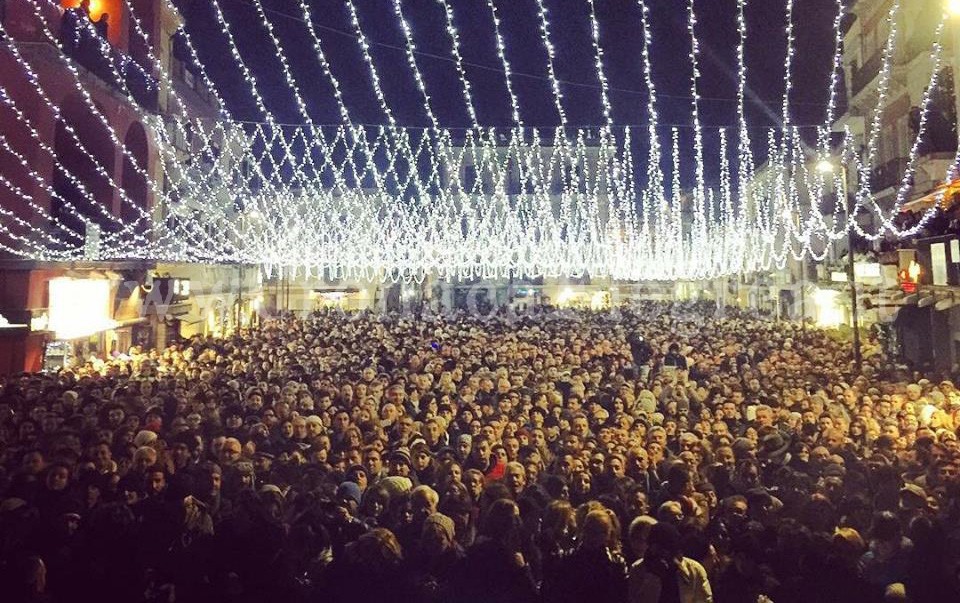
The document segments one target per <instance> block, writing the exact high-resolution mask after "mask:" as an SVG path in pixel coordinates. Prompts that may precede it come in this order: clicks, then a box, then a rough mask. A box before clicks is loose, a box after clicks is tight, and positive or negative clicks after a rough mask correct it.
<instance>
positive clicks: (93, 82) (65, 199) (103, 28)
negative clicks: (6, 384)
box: [0, 0, 257, 374]
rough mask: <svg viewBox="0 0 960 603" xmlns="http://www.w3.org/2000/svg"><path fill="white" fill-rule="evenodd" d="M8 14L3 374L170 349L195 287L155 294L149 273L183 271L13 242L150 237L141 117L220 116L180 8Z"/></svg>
mask: <svg viewBox="0 0 960 603" xmlns="http://www.w3.org/2000/svg"><path fill="white" fill-rule="evenodd" d="M0 18H2V27H3V30H2V34H3V35H2V39H0V86H2V94H0V100H2V101H3V102H0V133H2V140H0V176H2V178H0V207H2V208H3V211H4V237H3V238H4V240H3V241H2V242H3V243H5V245H3V246H2V248H0V249H2V251H0V316H2V319H0V373H4V374H6V373H15V372H19V371H36V370H40V369H42V368H44V366H47V367H49V368H54V367H56V366H57V365H58V364H60V363H62V362H64V361H65V360H67V359H69V357H70V356H73V357H74V358H77V357H79V358H84V357H87V356H101V357H102V356H105V355H107V354H112V353H123V352H125V351H126V350H127V349H129V347H130V346H132V345H138V346H142V347H153V346H156V347H162V346H163V345H165V344H166V343H167V342H168V341H170V339H171V338H172V337H174V336H176V335H177V334H178V333H179V330H180V326H181V322H180V321H179V320H178V319H177V317H176V315H175V314H171V313H170V310H171V309H173V310H175V309H176V308H177V307H178V306H180V305H182V303H183V302H185V301H186V302H189V296H187V299H179V298H178V299H177V300H171V299H166V300H163V299H159V298H158V297H157V291H156V290H154V289H153V288H152V282H153V280H154V277H158V278H160V277H161V276H167V277H171V276H172V277H176V278H177V280H178V281H188V282H189V278H190V275H189V274H185V275H179V274H177V272H179V271H181V270H186V271H187V272H188V271H189V270H188V269H186V268H181V267H174V268H173V269H172V270H171V268H170V267H164V266H161V267H159V268H160V269H161V270H163V272H160V271H158V267H157V266H156V265H155V264H153V263H151V262H148V261H135V262H133V261H119V260H118V261H106V262H104V261H96V262H93V261H91V262H69V263H64V262H56V261H33V260H24V259H22V258H21V257H19V256H18V255H17V254H16V253H14V251H13V250H14V249H15V248H16V245H15V244H12V243H10V242H9V241H10V240H14V241H15V240H16V237H17V236H18V235H21V234H24V233H26V232H27V231H29V232H30V233H32V234H34V235H36V234H37V233H40V235H41V236H46V237H48V238H49V239H51V240H55V239H56V238H57V237H66V236H70V237H73V238H74V239H79V240H81V241H82V243H83V245H84V246H85V248H92V249H94V250H95V248H96V245H97V242H98V237H99V234H100V233H101V232H108V231H110V229H116V228H118V225H134V226H131V227H130V232H131V236H134V237H137V236H140V237H141V238H140V239H138V240H143V241H149V235H148V234H144V233H147V232H148V228H149V224H150V223H151V221H152V220H162V219H165V216H159V215H156V211H157V210H156V206H157V204H156V203H155V200H154V196H155V195H156V194H157V192H158V190H163V194H164V195H166V194H169V193H168V191H167V190H165V189H164V187H165V186H166V185H167V181H166V180H165V177H164V174H163V173H162V169H161V168H162V167H163V166H161V161H160V158H159V152H158V150H157V145H156V141H154V140H153V139H152V136H153V132H154V130H155V129H154V128H151V127H148V126H147V125H146V124H147V122H148V121H149V120H151V119H157V118H160V119H163V118H165V116H166V115H168V114H171V113H173V112H174V110H176V111H177V112H178V113H179V114H180V115H181V116H182V115H186V116H188V117H191V118H192V117H211V116H217V115H218V114H219V107H218V105H217V100H216V97H215V95H214V94H212V93H211V91H209V90H207V89H206V88H205V87H204V86H203V84H202V83H201V78H200V77H198V76H197V75H196V74H195V73H194V72H193V70H194V69H195V67H194V66H193V65H192V62H191V61H190V59H189V55H188V54H187V53H186V52H185V49H184V47H183V44H182V41H178V36H177V32H178V30H179V28H180V27H181V26H182V19H181V16H180V14H179V13H178V12H177V11H176V9H175V8H174V7H173V5H172V4H171V3H169V2H165V1H164V0H92V1H90V2H86V3H83V4H81V3H80V2H79V0H62V1H61V2H59V3H58V2H55V1H53V0H51V1H49V2H23V1H15V2H5V3H4V10H3V12H2V13H0ZM161 77H163V78H166V80H165V81H169V82H170V83H171V84H172V86H171V87H168V86H164V85H161V82H160V81H159V78H161ZM171 88H172V90H173V92H171ZM174 97H176V98H177V99H178V100H177V101H176V102H175V101H174ZM191 151H192V149H191V148H190V145H189V141H184V144H181V145H178V146H177V152H178V153H181V154H182V155H183V156H184V158H186V157H188V156H189V155H190V154H191ZM145 218H146V219H145ZM71 231H72V233H71ZM86 246H92V247H86ZM231 270H233V268H232V267H231V268H224V269H221V271H223V272H224V273H225V275H223V276H221V277H220V278H219V280H220V281H221V282H228V280H229V277H228V276H226V274H229V273H230V272H231ZM171 272H172V274H171ZM232 282H235V280H234V281H232ZM253 284H255V283H253ZM184 290H185V291H186V290H188V289H187V288H185V289H184ZM256 296H257V291H256V290H255V289H254V288H252V287H251V288H250V289H248V291H247V297H248V299H250V300H254V299H256ZM226 297H227V298H228V300H235V299H236V297H237V294H236V292H231V293H229V294H228V295H226ZM174 301H176V303H172V302H174ZM225 303H226V304H227V305H230V304H232V303H233V301H227V302H225ZM230 316H237V318H236V319H235V320H237V321H239V320H240V318H239V314H238V315H234V314H230Z"/></svg>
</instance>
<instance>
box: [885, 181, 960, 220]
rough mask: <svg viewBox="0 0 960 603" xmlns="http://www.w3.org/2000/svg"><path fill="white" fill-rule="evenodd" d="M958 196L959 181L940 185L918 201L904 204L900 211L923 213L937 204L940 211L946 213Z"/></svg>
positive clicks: (959, 193) (959, 191)
mask: <svg viewBox="0 0 960 603" xmlns="http://www.w3.org/2000/svg"><path fill="white" fill-rule="evenodd" d="M958 195H960V179H957V180H953V181H951V182H948V183H946V184H941V185H940V186H938V187H937V188H935V189H933V190H932V191H930V192H929V193H927V194H926V195H923V196H922V197H920V198H919V199H914V200H913V201H909V202H907V203H904V204H903V206H902V207H901V208H900V211H902V212H909V213H917V212H924V211H927V210H928V209H930V208H931V207H933V206H935V205H937V204H940V208H941V209H943V210H944V211H947V210H948V209H950V208H951V207H953V206H954V205H955V204H956V202H957V196H958Z"/></svg>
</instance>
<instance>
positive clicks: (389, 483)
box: [377, 475, 413, 498]
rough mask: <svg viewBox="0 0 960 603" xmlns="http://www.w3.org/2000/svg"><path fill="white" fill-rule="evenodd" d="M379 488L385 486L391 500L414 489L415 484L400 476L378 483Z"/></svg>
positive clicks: (389, 477)
mask: <svg viewBox="0 0 960 603" xmlns="http://www.w3.org/2000/svg"><path fill="white" fill-rule="evenodd" d="M377 485H378V486H383V487H384V489H386V491H387V493H388V494H389V495H390V497H391V498H393V497H394V496H396V495H397V494H403V493H404V492H409V491H410V490H412V489H413V482H411V481H410V478H409V477H403V476H400V475H390V476H387V477H385V478H383V479H382V480H380V481H378V482H377Z"/></svg>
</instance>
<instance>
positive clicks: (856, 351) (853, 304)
mask: <svg viewBox="0 0 960 603" xmlns="http://www.w3.org/2000/svg"><path fill="white" fill-rule="evenodd" d="M950 2H951V4H956V5H957V10H958V14H960V0H950ZM835 170H836V166H835V165H834V162H832V161H830V160H829V159H821V160H820V161H819V162H817V171H818V172H820V173H821V174H833V173H834V171H835ZM847 177H848V173H847V165H846V164H845V163H843V162H840V186H841V189H840V191H841V194H842V196H843V200H844V202H845V205H846V208H847V280H848V281H849V282H850V318H851V319H853V364H854V369H855V370H856V372H857V373H859V372H860V371H861V368H862V366H863V356H862V354H861V352H860V312H859V309H858V308H857V277H856V273H855V271H854V260H853V243H854V235H853V209H854V207H853V198H852V197H851V196H850V190H849V188H848V186H849V184H848V182H847Z"/></svg>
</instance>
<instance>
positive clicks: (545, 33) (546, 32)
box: [536, 0, 567, 128]
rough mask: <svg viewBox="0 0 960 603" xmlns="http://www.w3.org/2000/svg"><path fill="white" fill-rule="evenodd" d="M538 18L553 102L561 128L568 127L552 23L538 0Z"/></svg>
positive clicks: (544, 7) (541, 1)
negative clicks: (557, 70) (556, 64)
mask: <svg viewBox="0 0 960 603" xmlns="http://www.w3.org/2000/svg"><path fill="white" fill-rule="evenodd" d="M536 2H537V17H538V18H539V20H540V39H541V40H542V41H543V47H544V48H545V49H546V51H547V77H548V78H549V79H550V88H551V89H552V90H553V102H554V105H556V107H557V115H559V116H560V127H562V128H565V127H566V126H567V113H566V112H565V111H564V110H563V93H562V92H561V91H560V81H559V80H558V79H557V73H556V70H555V69H556V68H555V67H554V61H555V60H556V51H555V49H554V47H553V42H551V41H550V21H549V20H548V19H547V7H546V6H545V5H544V0H536Z"/></svg>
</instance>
